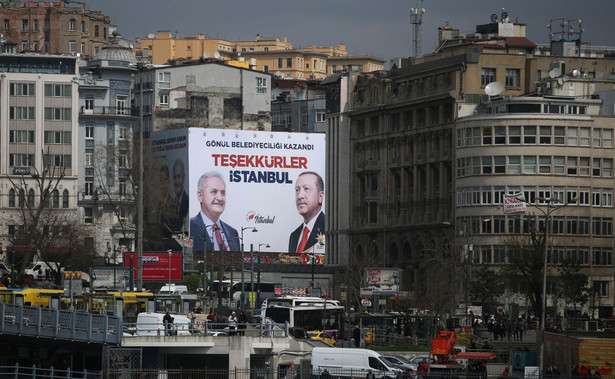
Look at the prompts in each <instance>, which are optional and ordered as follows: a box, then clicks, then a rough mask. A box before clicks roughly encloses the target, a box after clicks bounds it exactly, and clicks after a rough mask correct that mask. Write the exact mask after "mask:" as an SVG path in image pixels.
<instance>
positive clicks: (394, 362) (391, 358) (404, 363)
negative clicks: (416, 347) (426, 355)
mask: <svg viewBox="0 0 615 379" xmlns="http://www.w3.org/2000/svg"><path fill="white" fill-rule="evenodd" d="M382 359H384V360H385V361H387V363H389V364H390V366H392V367H396V368H398V369H401V370H403V372H404V374H403V376H404V378H416V376H417V371H418V363H416V364H415V363H411V362H410V360H408V359H406V358H404V357H402V356H400V355H383V356H382Z"/></svg>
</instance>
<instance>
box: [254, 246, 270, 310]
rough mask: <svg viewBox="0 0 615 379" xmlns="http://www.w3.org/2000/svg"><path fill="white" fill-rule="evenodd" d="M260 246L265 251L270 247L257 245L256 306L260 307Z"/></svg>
mask: <svg viewBox="0 0 615 379" xmlns="http://www.w3.org/2000/svg"><path fill="white" fill-rule="evenodd" d="M261 246H265V247H266V248H267V249H269V248H270V247H271V246H269V244H268V243H259V244H258V274H257V275H256V281H257V284H256V305H257V306H260V301H261Z"/></svg>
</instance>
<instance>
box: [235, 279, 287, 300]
mask: <svg viewBox="0 0 615 379" xmlns="http://www.w3.org/2000/svg"><path fill="white" fill-rule="evenodd" d="M276 287H277V288H281V287H282V285H281V284H279V283H277V284H276V283H274V282H256V281H255V282H254V283H252V282H251V281H250V279H248V280H244V282H243V292H244V296H245V298H246V303H247V302H249V294H250V292H255V293H257V294H258V298H259V299H260V301H263V300H267V299H271V298H273V297H276V292H275V289H276ZM240 299H241V282H237V283H235V284H233V300H235V301H239V300H240ZM255 301H256V300H255ZM257 306H260V305H258V304H257Z"/></svg>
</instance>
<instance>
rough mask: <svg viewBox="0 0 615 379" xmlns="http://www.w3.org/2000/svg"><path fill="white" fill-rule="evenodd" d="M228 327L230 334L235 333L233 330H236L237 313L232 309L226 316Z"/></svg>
mask: <svg viewBox="0 0 615 379" xmlns="http://www.w3.org/2000/svg"><path fill="white" fill-rule="evenodd" d="M228 328H229V334H230V335H231V336H234V335H235V331H236V330H237V314H236V313H235V312H234V311H233V312H232V313H231V315H230V316H228Z"/></svg>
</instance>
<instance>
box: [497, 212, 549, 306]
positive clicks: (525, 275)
mask: <svg viewBox="0 0 615 379" xmlns="http://www.w3.org/2000/svg"><path fill="white" fill-rule="evenodd" d="M530 221H535V218H534V217H532V218H531V220H530ZM528 225H529V233H528V234H518V235H511V236H508V237H505V238H503V239H502V242H503V243H504V245H506V247H507V249H506V253H507V258H508V264H507V265H505V266H503V267H502V269H501V274H502V275H503V276H504V277H506V278H507V280H508V283H519V284H520V291H521V293H522V294H524V295H525V296H526V297H527V299H528V301H529V303H530V307H531V309H533V310H534V313H535V314H540V311H541V309H542V290H543V272H544V271H543V267H544V244H545V233H544V227H541V228H540V230H539V229H538V228H536V223H535V222H530V223H528ZM543 225H544V224H543ZM548 269H549V267H547V270H548ZM547 275H548V271H547Z"/></svg>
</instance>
